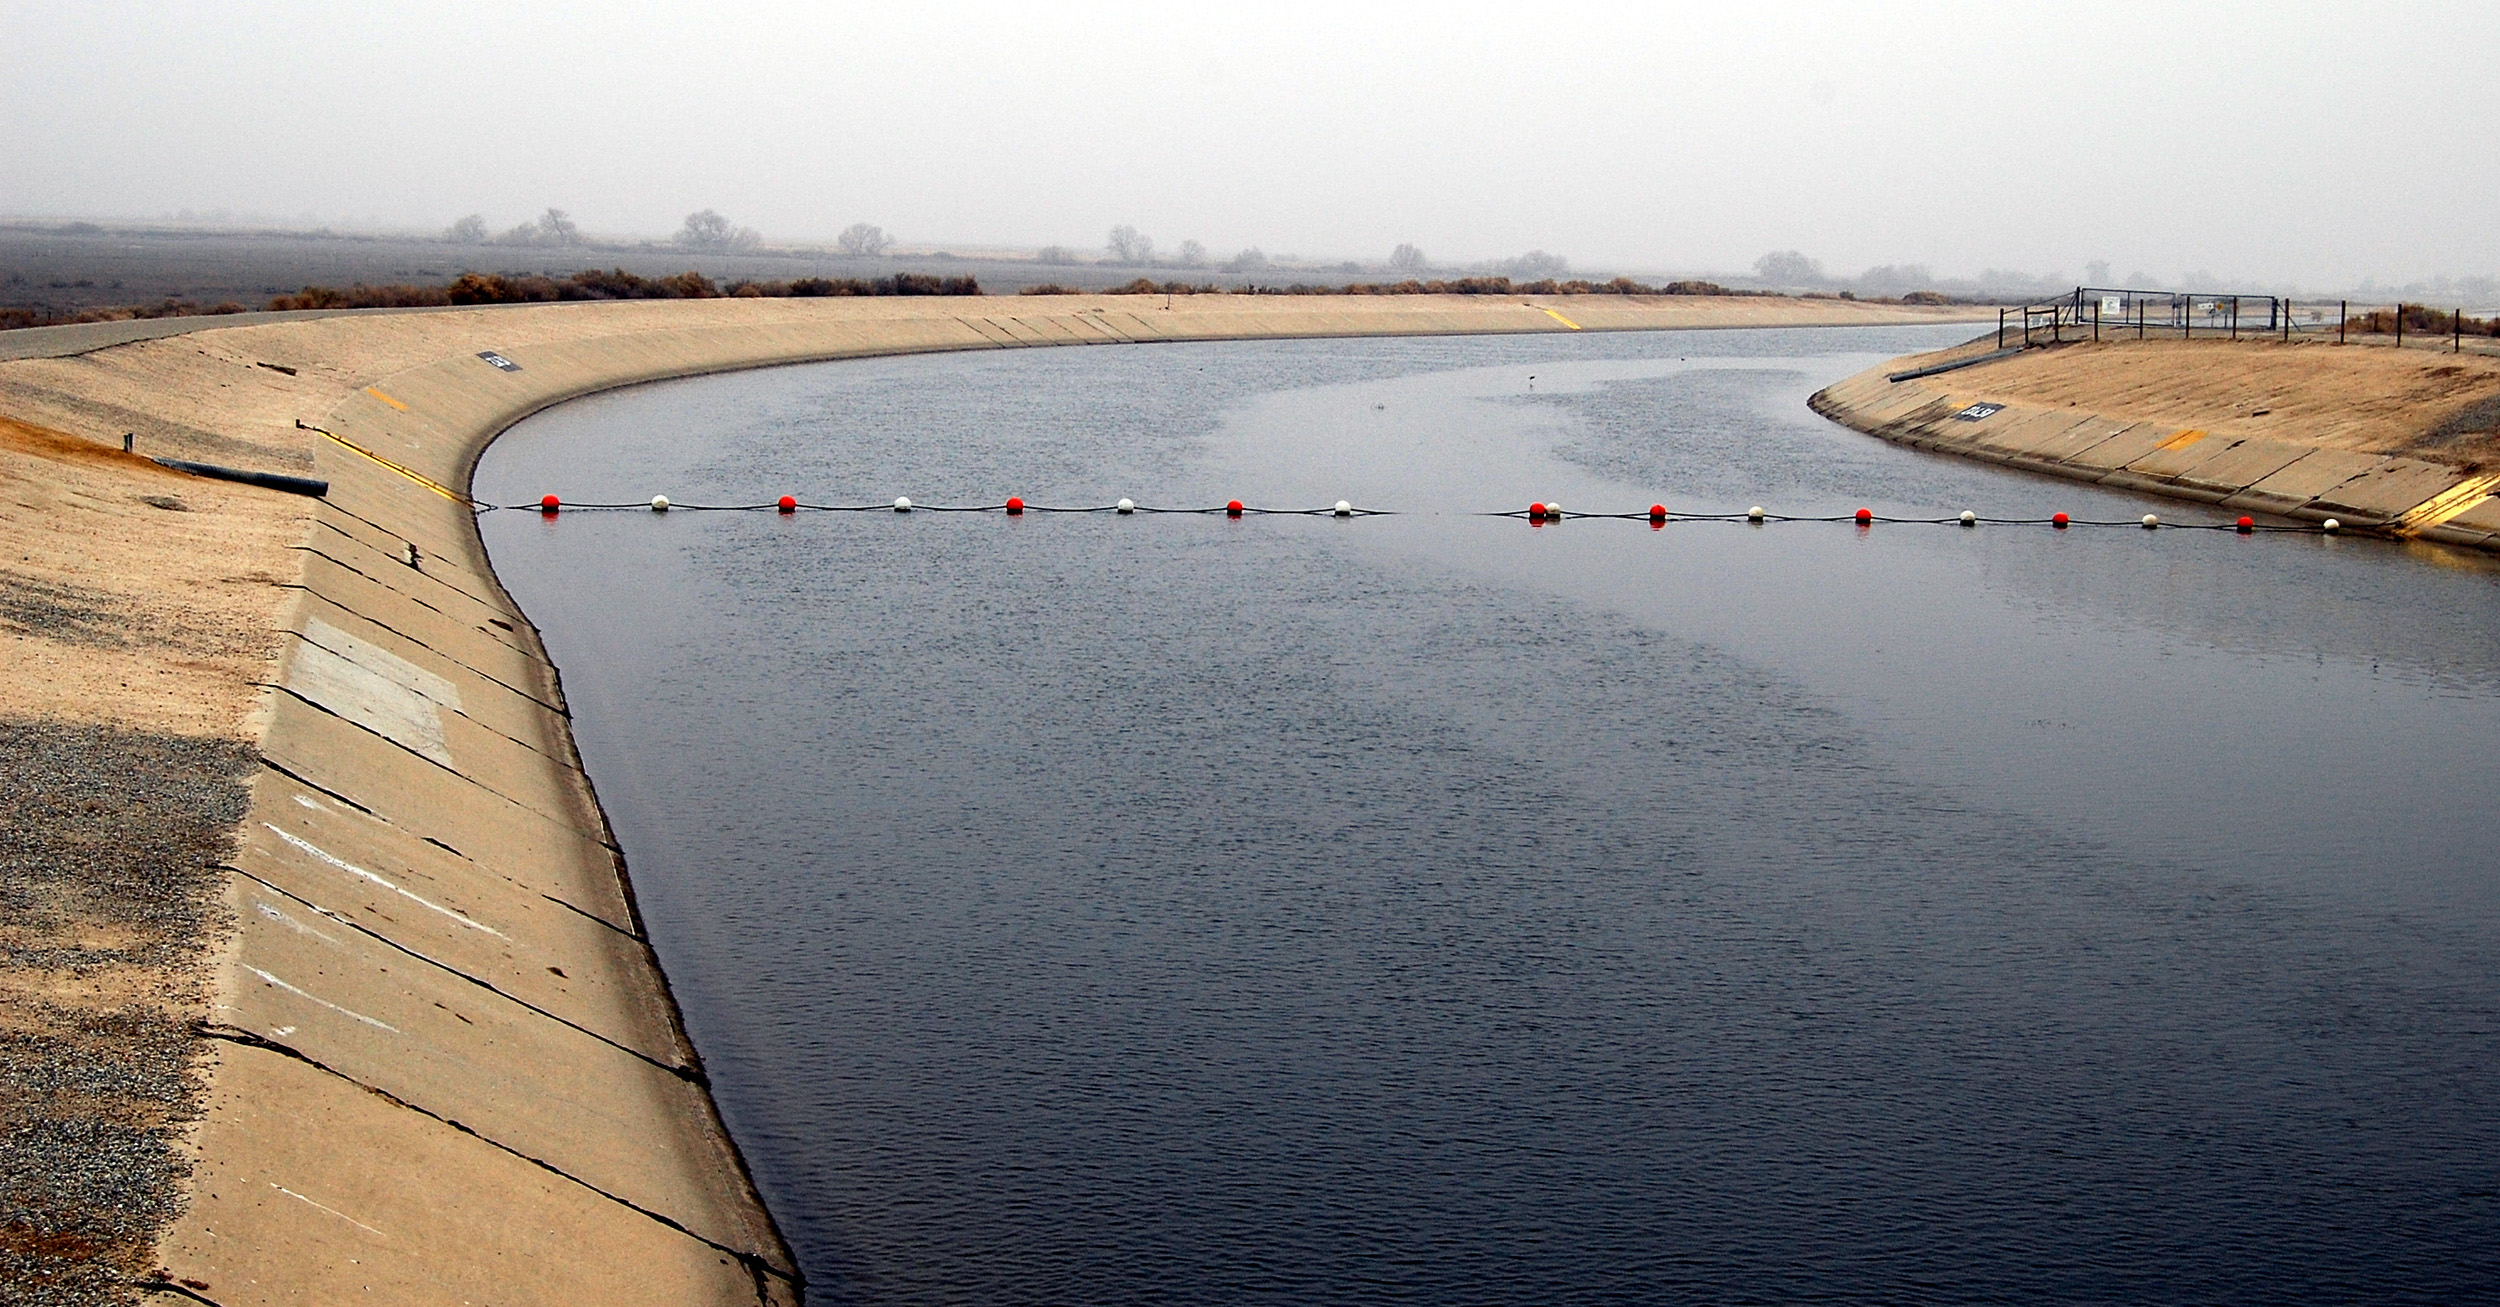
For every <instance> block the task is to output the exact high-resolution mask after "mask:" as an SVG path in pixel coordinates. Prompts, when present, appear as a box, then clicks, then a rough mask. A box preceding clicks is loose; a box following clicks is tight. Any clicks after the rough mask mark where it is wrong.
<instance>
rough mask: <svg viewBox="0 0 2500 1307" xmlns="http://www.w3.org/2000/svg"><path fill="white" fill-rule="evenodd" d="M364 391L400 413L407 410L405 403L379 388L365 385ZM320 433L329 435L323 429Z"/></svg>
mask: <svg viewBox="0 0 2500 1307" xmlns="http://www.w3.org/2000/svg"><path fill="white" fill-rule="evenodd" d="M365 393H366V394H368V395H371V396H373V397H374V398H375V399H378V400H381V401H382V402H383V403H385V404H388V405H390V406H391V407H392V408H395V409H398V410H399V411H400V412H402V413H405V412H407V411H408V406H407V405H405V404H402V403H400V402H399V401H398V400H395V399H393V398H391V397H390V396H388V395H385V394H383V393H382V392H381V391H380V390H379V389H377V388H375V387H372V386H367V387H365ZM321 434H323V435H325V436H327V435H329V434H330V433H329V432H326V431H325V432H322V433H321ZM331 438H332V439H334V440H335V439H337V437H335V436H333V437H331Z"/></svg>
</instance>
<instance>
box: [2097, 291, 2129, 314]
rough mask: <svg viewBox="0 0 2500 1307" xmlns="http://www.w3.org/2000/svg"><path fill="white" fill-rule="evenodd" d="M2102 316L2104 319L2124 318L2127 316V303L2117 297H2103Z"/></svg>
mask: <svg viewBox="0 0 2500 1307" xmlns="http://www.w3.org/2000/svg"><path fill="white" fill-rule="evenodd" d="M2101 316H2102V317H2104V318H2123V317H2125V316H2127V301H2126V300H2125V299H2124V298H2122V297H2120V296H2117V295H2103V296H2102V297H2101Z"/></svg>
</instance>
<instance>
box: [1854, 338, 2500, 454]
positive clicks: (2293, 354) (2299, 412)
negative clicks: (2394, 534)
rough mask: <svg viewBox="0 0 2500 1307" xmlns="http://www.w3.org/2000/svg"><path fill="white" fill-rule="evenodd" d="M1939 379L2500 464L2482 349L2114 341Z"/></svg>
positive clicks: (2064, 404)
mask: <svg viewBox="0 0 2500 1307" xmlns="http://www.w3.org/2000/svg"><path fill="white" fill-rule="evenodd" d="M1910 365H1911V364H1910V362H1909V361H1905V362H1904V364H1903V366H1910ZM1895 370H1899V369H1898V368H1896V369H1895ZM1936 382H1937V383H1938V384H1946V383H1949V384H1952V385H1955V386H1960V387H1979V388H1984V389H1985V390H1986V391H1987V392H1988V393H1989V394H1990V395H1991V396H1992V397H1996V398H1999V399H2003V400H2009V401H2013V402H2017V403H2024V404H2031V405H2036V406H2039V407H2042V408H2080V409H2088V410H2091V411H2093V412H2096V413H2100V414H2103V415H2105V416H2108V417H2113V418H2125V419H2128V420H2132V421H2149V422H2164V423H2169V424H2171V425H2173V426H2176V427H2180V428H2194V429H2197V430H2202V431H2206V432H2209V433H2211V434H2212V435H2214V436H2219V437H2228V438H2234V439H2237V438H2245V437H2251V436H2256V437H2269V438H2275V439H2295V440H2299V441H2301V442H2302V443H2304V444H2309V445H2314V446H2317V447H2319V448H2322V449H2345V450H2352V451H2354V452H2357V453H2367V454H2409V455H2412V456H2414V457H2416V458H2423V459H2428V460H2431V461H2433V462H2442V463H2448V464H2451V465H2453V466H2456V467H2457V468H2459V469H2460V470H2463V471H2483V470H2490V469H2500V359H2495V358H2492V357H2489V356H2487V355H2481V354H2450V353H2448V352H2446V351H2445V350H2444V349H2443V350H2440V351H2438V352H2435V353H2434V352H2432V351H2430V350H2426V349H2410V348H2408V349H2403V350H2397V349H2392V348H2383V347H2366V346H2359V345H2352V346H2344V347H2340V348H2339V347H2337V346H2335V345H2332V344H2324V343H2316V342H2302V343H2297V344H2290V345H2285V344H2280V343H2276V342H2271V341H2265V342H2229V341H2203V340H2199V341H2176V340H2145V341H2112V342H2108V343H2103V344H2090V343H2086V344H2076V345H2063V346H2059V347H2057V348H2054V349H2037V350H2029V351H2026V352H2024V353H2022V354H2019V355H2016V356H2015V357H2013V358H2010V359H2005V360H2003V361H2000V362H1996V363H1988V364H1982V365H1980V366H1978V367H1973V368H1967V369H1964V370H1963V371H1961V372H1958V373H1950V374H1946V375H1944V376H1940V377H1938V378H1936Z"/></svg>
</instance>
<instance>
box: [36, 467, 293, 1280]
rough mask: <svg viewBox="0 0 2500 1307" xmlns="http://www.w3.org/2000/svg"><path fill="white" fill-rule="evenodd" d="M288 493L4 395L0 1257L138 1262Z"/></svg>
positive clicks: (184, 1155)
mask: <svg viewBox="0 0 2500 1307" xmlns="http://www.w3.org/2000/svg"><path fill="white" fill-rule="evenodd" d="M306 520H307V518H306V514H305V513H304V511H303V510H302V509H301V508H300V507H297V506H293V505H289V504H285V503H283V502H278V497H276V496H271V495H269V494H267V493H265V492H253V491H249V490H246V489H244V488H243V487H240V486H233V485H227V484H224V483H220V482H212V481H201V480H199V479H198V478H195V477H190V476H185V475H183V474H181V473H178V472H172V471H169V470H167V469H165V468H162V467H159V466H157V465H156V464H154V463H151V462H149V461H148V460H146V459H144V458H140V457H137V456H135V455H131V454H125V453H123V452H122V451H121V450H120V449H119V448H118V447H116V446H112V445H103V444H99V443H97V442H95V441H92V440H87V439H82V438H80V437H77V436H73V435H70V434H67V433H65V432H59V431H53V430H48V429H45V428H42V427H35V426H29V425H27V424H25V423H21V422H15V421H11V420H8V419H5V418H0V666H5V667H6V668H7V669H8V673H7V675H6V676H5V677H0V1283H5V1284H8V1285H10V1286H13V1287H14V1291H15V1293H17V1294H22V1295H23V1297H13V1299H12V1300H15V1301H33V1302H61V1303H75V1302H98V1301H107V1300H110V1299H112V1298H115V1297H119V1296H121V1295H123V1294H125V1293H126V1292H127V1288H126V1286H127V1285H128V1284H129V1283H131V1282H133V1281H136V1280H139V1279H142V1278H144V1277H146V1276H147V1275H148V1274H149V1273H150V1272H151V1271H153V1270H154V1264H153V1256H154V1247H155V1240H156V1237H157V1235H158V1233H159V1232H160V1231H161V1230H162V1229H163V1228H164V1227H165V1226H166V1224H167V1223H168V1222H169V1221H171V1220H172V1218H173V1216H174V1214H175V1211H176V1208H177V1203H178V1200H179V1198H180V1196H181V1192H182V1186H183V1182H184V1181H185V1179H186V1178H187V1176H188V1174H189V1169H190V1162H189V1157H188V1154H189V1147H188V1143H187V1136H188V1132H189V1131H190V1129H191V1128H192V1126H193V1125H194V1124H195V1122H196V1120H197V1117H198V1114H199V1103H200V1101H201V1097H202V1092H203V1089H204V1086H203V1084H202V1083H201V1077H200V1071H199V1067H198V1060H197V1057H196V1051H195V1041H196V1036H195V1033H194V1032H195V1030H196V1028H197V1026H198V1025H199V1023H200V1022H201V1021H202V1020H203V1019H205V1017H206V1016H207V1011H208V1003H209V998H210V994H209V985H208V983H207V982H208V970H207V962H208V958H209V953H210V950H211V948H212V947H213V945H214V942H215V941H216V940H217V939H218V938H220V937H221V936H222V935H223V934H224V933H225V929H226V923H225V911H224V907H223V903H222V900H223V891H224V887H225V876H224V874H223V872H222V871H220V870H219V864H221V863H222V862H224V861H225V860H226V858H227V857H228V855H229V851H230V849H231V847H232V842H233V835H232V832H233V829H234V826H235V824H236V823H237V822H238V821H240V820H241V819H242V816H243V812H244V806H245V800H246V791H245V780H246V778H247V776H248V774H249V772H250V770H251V766H252V742H253V739H254V738H255V736H256V735H257V731H258V726H257V723H256V722H255V721H253V720H252V713H251V707H252V705H253V703H254V702H255V699H256V696H255V692H254V688H253V687H254V682H255V681H258V680H263V679H266V677H267V675H268V668H269V667H270V666H271V665H272V664H273V663H274V661H275V659H276V657H277V654H278V644H279V635H278V631H279V625H280V620H279V619H280V617H281V615H282V613H283V611H284V609H285V608H286V607H287V606H288V604H289V603H290V602H291V601H292V597H293V596H292V592H291V591H290V590H288V589H287V588H286V582H287V580H288V579H289V578H290V577H291V575H292V571H293V566H294V565H293V562H292V559H291V558H290V556H289V555H290V550H289V548H288V546H290V545H291V544H292V543H294V541H295V539H296V538H297V537H298V536H300V535H301V534H302V531H303V528H304V524H305V521H306Z"/></svg>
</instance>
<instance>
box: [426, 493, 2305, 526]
mask: <svg viewBox="0 0 2500 1307" xmlns="http://www.w3.org/2000/svg"><path fill="white" fill-rule="evenodd" d="M472 506H473V507H474V508H475V509H476V511H477V512H479V513H493V512H522V511H528V510H535V511H537V512H539V513H542V514H544V515H546V516H548V517H555V516H557V515H558V514H559V513H572V512H586V513H596V512H616V511H621V510H626V509H636V510H641V511H645V512H651V513H670V512H678V513H756V512H776V511H777V512H779V513H782V514H784V515H789V514H795V513H800V512H809V513H1004V514H1006V515H1008V516H1010V517H1017V516H1022V515H1024V514H1026V513H1068V514H1087V513H1110V514H1113V515H1116V516H1121V517H1128V516H1133V515H1139V514H1147V513H1159V514H1172V515H1180V516H1189V515H1197V516H1223V517H1232V518H1239V517H1395V516H1399V515H1401V514H1400V511H1399V510H1396V509H1385V508H1357V507H1355V505H1354V503H1353V502H1352V501H1351V500H1344V499H1340V500H1338V501H1336V502H1335V503H1333V504H1330V505H1327V506H1325V507H1321V508H1257V507H1253V506H1251V505H1249V504H1245V503H1244V502H1242V501H1241V500H1238V499H1233V500H1227V501H1226V502H1224V503H1222V504H1220V505H1216V506H1213V507H1206V508H1197V507H1185V508H1162V507H1157V506H1155V505H1152V504H1141V503H1138V502H1137V501H1136V500H1134V499H1126V498H1123V499H1120V500H1117V501H1114V502H1112V503H1109V504H1091V505H1088V504H1028V503H1026V502H1025V501H1024V497H1023V496H1021V495H1010V496H1008V497H1007V498H1006V499H1005V500H1004V501H1002V502H1000V503H995V504H924V503H920V502H919V501H917V500H914V499H912V498H910V497H908V496H900V495H898V496H896V497H895V498H893V499H891V500H885V501H881V502H878V503H873V504H819V503H811V502H808V501H805V500H801V499H799V498H798V497H797V496H795V495H783V496H781V497H780V498H779V499H776V500H773V501H770V502H767V503H761V504H689V503H684V502H682V501H679V500H675V499H671V498H669V497H668V496H667V495H653V496H651V497H650V498H649V499H643V500H635V501H632V502H630V503H583V502H577V501H574V500H570V499H565V498H563V497H561V496H558V495H545V496H542V497H540V498H539V499H538V500H536V501H535V502H532V503H527V504H486V503H475V502H474V501H472ZM1454 515H1463V516H1470V517H1508V518H1518V519H1523V520H1525V521H1528V522H1530V523H1534V524H1538V525H1543V524H1545V523H1548V522H1562V521H1575V522H1576V521H1582V520H1595V521H1609V520H1612V521H1626V522H1646V523H1648V524H1649V525H1650V526H1652V527H1658V528H1663V527H1665V526H1666V525H1667V524H1668V523H1670V522H1676V523H1684V522H1744V523H1749V524H1752V525H1755V526H1760V525H1763V524H1765V523H1770V522H1781V523H1811V522H1833V523H1848V524H1852V525H1855V526H1861V527H1870V526H1875V525H1877V524H1884V525H1900V526H1962V527H1977V526H2046V527H2051V528H2054V529H2056V530H2059V531H2064V530H2066V529H2068V528H2069V527H2121V526H2132V527H2141V528H2142V529H2144V530H2147V531H2152V530H2170V531H2227V532H2233V533H2236V534H2239V535H2259V534H2278V535H2280V534H2292V535H2319V534H2324V535H2336V534H2338V533H2340V532H2342V531H2343V530H2345V529H2346V526H2347V524H2346V523H2344V522H2341V521H2338V520H2336V519H2334V518H2328V519H2326V520H2325V521H2324V522H2322V523H2319V524H2317V525H2315V526H2309V525H2301V524H2280V525H2269V524H2265V523H2260V522H2259V521H2258V520H2257V519H2256V518H2255V517H2253V516H2249V515H2245V514H2243V515H2241V516H2239V517H2236V518H2233V519H2231V520H2229V521H2224V522H2170V521H2165V520H2164V519H2163V518H2162V517H2161V516H2160V515H2159V514H2155V513H2146V514H2144V515H2143V516H2142V517H2135V518H2111V519H2094V518H2078V517H2071V516H2069V515H2067V514H2065V513H2051V514H2050V515H2048V516H2047V517H1983V516H1981V515H1980V514H1979V512H1978V510H1976V509H1964V510H1962V511H1961V512H1959V513H1955V514H1952V515H1950V516H1945V517H1886V516H1883V515H1881V514H1878V513H1877V512H1875V510H1873V509H1871V508H1860V509H1856V510H1854V511H1851V512H1847V513H1834V514H1811V513H1805V514H1795V513H1774V512H1771V511H1770V510H1769V509H1767V508H1764V507H1763V506H1762V505H1760V504H1755V505H1752V506H1751V507H1748V508H1746V509H1745V510H1744V511H1743V512H1738V513H1714V512H1696V511H1692V510H1688V509H1676V510H1673V511H1670V510H1669V509H1668V508H1667V506H1666V505H1665V504H1651V505H1650V506H1649V507H1647V508H1640V509H1634V510H1632V511H1630V512H1626V513H1585V512H1566V511H1565V510H1564V508H1563V506H1562V505H1561V504H1559V503H1555V502H1552V501H1549V500H1542V499H1541V500H1538V501H1536V502H1534V503H1532V504H1529V505H1528V506H1527V507H1526V508H1523V509H1512V510H1508V511H1494V512H1476V513H1462V514H1454Z"/></svg>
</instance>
